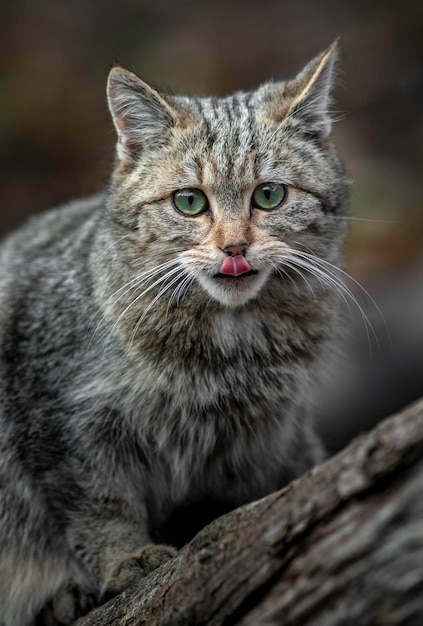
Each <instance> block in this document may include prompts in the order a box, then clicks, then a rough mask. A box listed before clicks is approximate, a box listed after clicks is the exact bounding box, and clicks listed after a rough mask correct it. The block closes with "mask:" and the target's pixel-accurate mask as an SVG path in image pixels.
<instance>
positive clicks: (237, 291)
mask: <svg viewBox="0 0 423 626" xmlns="http://www.w3.org/2000/svg"><path fill="white" fill-rule="evenodd" d="M269 275H270V270H267V269H263V270H261V271H260V272H258V273H257V274H254V275H249V276H238V277H237V278H232V277H225V278H221V277H216V276H215V277H210V276H208V275H201V276H200V277H199V283H200V285H201V286H202V288H203V289H204V290H205V291H206V292H207V294H208V295H209V296H211V297H212V298H213V299H214V300H217V301H218V302H220V304H223V305H224V306H226V307H228V308H232V309H233V308H237V307H240V306H243V305H244V304H246V303H247V302H248V301H249V300H253V299H254V298H255V297H256V296H257V294H258V293H259V291H260V290H261V289H262V287H263V286H264V284H265V283H266V281H267V279H268V277H269Z"/></svg>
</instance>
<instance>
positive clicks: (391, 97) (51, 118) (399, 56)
mask: <svg viewBox="0 0 423 626" xmlns="http://www.w3.org/2000/svg"><path fill="white" fill-rule="evenodd" d="M338 36H340V37H341V41H340V46H341V64H340V81H339V83H338V87H337V89H336V92H335V96H336V108H337V111H339V112H340V116H339V117H340V118H342V121H339V122H338V123H337V124H336V127H335V135H336V138H337V142H338V146H339V149H340V152H341V154H342V156H343V158H344V160H345V161H346V163H347V168H348V171H349V175H350V177H351V179H352V181H353V185H352V193H351V203H350V211H351V217H353V218H354V219H352V220H351V232H350V237H349V240H348V244H347V246H346V256H347V263H348V270H349V272H351V273H352V274H353V276H354V277H355V278H356V279H357V280H359V281H360V282H361V283H362V284H363V285H364V286H365V287H366V289H367V290H368V291H370V292H371V294H372V296H373V297H374V298H375V300H376V301H377V304H378V305H379V307H380V308H381V309H382V311H383V314H384V316H385V318H386V322H387V324H388V326H389V330H390V335H391V345H390V344H389V341H388V339H387V334H386V332H385V330H384V328H383V324H382V323H381V321H380V316H379V314H378V313H377V311H376V309H375V307H374V306H373V305H372V304H371V302H370V301H369V299H368V298H365V297H363V296H361V295H360V292H359V290H358V289H356V287H354V286H353V285H352V289H353V290H354V291H355V292H356V293H357V295H358V297H359V298H360V303H361V304H362V306H363V307H364V308H365V309H366V312H367V314H368V315H369V317H370V318H371V319H372V322H373V323H374V326H375V330H376V334H377V338H378V342H379V345H377V342H376V341H375V340H373V341H372V342H371V343H372V347H371V349H370V348H369V346H368V342H367V339H366V333H365V331H364V325H363V323H362V322H360V321H359V320H358V321H357V320H356V319H355V318H356V317H357V316H356V315H353V316H352V318H347V322H346V327H345V334H346V336H349V337H352V339H350V340H349V341H350V344H349V345H348V341H347V347H346V349H345V355H346V356H345V357H344V359H343V363H342V365H341V366H337V367H336V368H335V369H334V371H333V373H332V374H331V376H330V379H329V383H328V384H329V391H328V392H327V391H326V389H325V390H324V393H323V394H322V395H323V396H324V398H325V403H323V404H322V408H321V413H322V415H323V416H324V417H323V418H322V422H321V428H322V430H323V431H324V434H325V438H326V439H327V441H328V443H329V445H330V446H331V447H333V448H336V447H338V446H339V445H341V444H342V443H344V442H345V441H346V440H347V439H348V438H349V437H350V436H351V435H352V434H354V433H355V432H357V431H359V430H360V429H361V428H367V427H369V426H370V425H371V424H373V423H374V422H375V421H376V420H377V419H378V418H380V417H383V416H384V415H387V414H388V413H390V412H392V411H395V410H397V409H399V408H401V407H402V406H403V405H404V404H406V403H408V402H410V401H411V400H413V399H414V398H417V397H418V396H420V395H423V251H422V242H423V210H422V189H423V180H422V178H423V177H422V171H423V151H422V142H423V116H422V109H423V71H422V61H423V3H422V2H421V0H418V1H412V0H403V1H402V2H398V1H393V0H385V1H384V2H380V1H378V0H376V1H375V0H372V1H371V2H370V1H369V0H367V1H363V0H355V1H352V0H347V1H343V2H340V1H339V0H327V1H319V0H316V1H313V0H299V1H292V2H290V1H289V0H278V1H271V0H256V1H252V0H246V1H245V0H233V1H230V2H224V1H223V0H221V1H215V2H211V1H201V0H197V1H195V2H194V1H192V0H185V1H179V2H178V1H172V0H155V2H148V3H147V2H142V1H138V2H136V1H131V0H122V1H117V0H114V1H113V2H112V1H109V0H104V1H102V2H100V1H91V2H90V1H88V0H73V1H70V0H69V1H60V0H56V1H54V0H14V2H13V3H8V4H5V5H4V6H3V7H2V23H1V25H0V113H1V115H0V161H1V163H0V176H1V191H0V194H1V195H0V201H1V205H0V233H5V232H7V231H8V230H10V229H11V228H12V227H14V226H15V225H17V224H18V223H20V222H21V221H22V220H23V219H24V218H25V216H27V215H29V214H32V213H35V212H37V211H40V210H42V209H45V208H47V207H49V206H52V205H54V204H58V203H61V202H63V201H65V200H68V199H71V198H74V197H81V196H84V195H86V194H89V193H92V192H95V191H96V190H98V188H99V187H101V186H103V185H105V184H106V183H107V179H108V175H109V171H110V166H111V162H112V155H113V147H114V140H115V137H114V131H113V127H112V124H111V121H110V119H109V115H108V112H107V105H106V99H105V82H106V78H107V73H108V70H109V67H110V65H111V64H112V63H113V62H114V61H116V60H117V61H118V62H119V63H121V64H122V65H124V66H126V67H127V68H129V69H132V70H134V71H136V72H137V73H138V74H139V75H140V76H141V77H142V78H143V79H144V80H146V81H147V82H150V83H152V84H153V85H155V86H158V87H164V88H166V87H169V88H171V89H172V90H173V91H174V92H180V93H189V94H199V95H203V94H225V93H227V92H230V91H232V90H235V89H246V88H251V87H254V86H256V85H257V84H259V83H261V82H263V81H265V80H268V79H270V78H284V77H288V76H292V75H293V74H295V73H296V72H297V71H298V70H300V69H301V67H302V66H303V65H304V64H305V63H306V62H307V61H308V60H309V59H311V58H312V57H313V56H314V55H315V54H317V53H318V52H320V51H321V50H323V49H324V48H326V47H327V46H328V45H329V44H330V43H331V42H332V41H333V39H335V38H336V37H338ZM328 399H330V401H329V400H328Z"/></svg>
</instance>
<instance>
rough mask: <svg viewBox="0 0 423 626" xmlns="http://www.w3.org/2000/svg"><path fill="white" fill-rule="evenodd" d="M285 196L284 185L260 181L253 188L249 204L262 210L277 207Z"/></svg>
mask: <svg viewBox="0 0 423 626" xmlns="http://www.w3.org/2000/svg"><path fill="white" fill-rule="evenodd" d="M285 198H286V187H285V185H280V184H279V183H262V184H261V185H259V186H258V187H256V188H255V189H254V192H253V197H252V198H251V204H252V205H253V207H254V208H256V209H261V210H262V211H272V210H273V209H277V208H278V207H279V206H280V205H281V204H282V202H283V201H284V200H285Z"/></svg>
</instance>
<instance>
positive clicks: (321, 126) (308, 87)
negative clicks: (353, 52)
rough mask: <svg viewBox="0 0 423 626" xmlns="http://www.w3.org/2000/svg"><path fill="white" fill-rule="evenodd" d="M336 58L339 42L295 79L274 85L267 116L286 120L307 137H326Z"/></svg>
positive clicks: (328, 129) (329, 128)
mask: <svg viewBox="0 0 423 626" xmlns="http://www.w3.org/2000/svg"><path fill="white" fill-rule="evenodd" d="M337 58H338V40H336V41H334V43H333V44H332V45H331V46H330V47H329V48H328V49H327V50H325V52H323V53H322V54H320V55H318V56H317V57H315V58H314V59H313V60H312V61H310V63H308V64H307V65H306V66H305V68H304V69H303V70H302V71H301V72H300V73H299V74H298V76H297V77H296V78H294V79H293V80H291V81H288V82H287V83H282V84H279V85H280V86H279V89H278V85H277V84H276V85H275V93H274V98H273V99H272V98H271V99H269V100H268V104H269V105H270V108H269V109H268V112H267V115H270V116H271V117H272V118H273V119H274V121H278V122H282V121H283V120H284V119H287V118H288V117H289V118H290V120H291V121H292V123H293V125H296V126H297V125H298V127H299V128H301V130H302V131H303V132H305V133H307V134H308V135H317V136H318V137H320V138H322V139H324V138H325V137H327V136H328V135H329V133H330V131H331V127H332V121H331V116H330V111H329V109H330V104H331V90H332V87H333V82H334V74H335V71H334V70H335V66H336V61H337ZM272 100H273V102H272ZM296 122H297V123H296Z"/></svg>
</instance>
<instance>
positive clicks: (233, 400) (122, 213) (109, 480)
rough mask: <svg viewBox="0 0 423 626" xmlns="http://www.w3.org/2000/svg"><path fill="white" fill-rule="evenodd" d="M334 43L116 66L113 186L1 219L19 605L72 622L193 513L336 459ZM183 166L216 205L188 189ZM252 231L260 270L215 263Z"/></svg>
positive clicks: (1, 503) (338, 182) (1, 596)
mask: <svg viewBox="0 0 423 626" xmlns="http://www.w3.org/2000/svg"><path fill="white" fill-rule="evenodd" d="M335 54H336V53H335V51H334V48H333V47H332V48H331V49H329V50H328V51H327V52H325V53H323V54H322V55H320V57H317V59H315V60H314V61H312V63H311V64H309V65H308V66H307V67H306V69H305V70H303V72H302V73H301V74H300V75H299V77H297V79H294V80H292V81H289V82H286V83H274V84H271V83H269V84H267V85H264V86H263V87H261V88H259V89H258V90H257V91H255V92H252V93H239V94H235V95H234V96H231V97H227V98H223V99H214V98H210V99H194V98H183V97H176V96H166V95H159V94H157V93H156V92H155V91H154V90H152V89H151V88H150V87H148V86H146V85H145V84H144V83H142V82H141V81H139V79H138V78H137V77H135V76H134V75H132V74H130V73H129V72H126V71H125V70H123V69H121V68H117V69H114V70H112V72H111V76H110V79H109V90H108V93H109V104H110V109H111V112H112V116H113V119H114V122H115V125H116V128H117V131H118V138H119V144H118V151H117V161H116V167H115V170H114V173H113V177H112V182H111V186H110V189H109V190H108V192H107V193H106V194H105V195H100V196H98V197H96V198H93V199H91V200H84V201H81V202H77V203H73V204H70V205H68V206H67V207H62V208H59V209H57V210H54V211H51V212H49V213H46V214H45V215H44V216H41V217H38V218H35V219H33V220H32V221H30V222H29V223H28V224H27V225H26V226H25V227H23V228H22V229H20V230H19V231H17V232H16V233H15V234H12V235H11V236H9V237H8V238H7V239H6V240H5V241H4V243H3V245H2V247H1V250H0V258H1V277H0V317H1V337H0V371H1V376H0V394H1V403H0V407H1V414H0V432H1V439H0V624H1V626H29V625H32V624H33V623H34V620H35V617H36V615H37V614H38V613H39V612H40V611H41V613H40V616H39V618H38V620H39V621H38V623H46V624H47V623H70V622H71V621H72V620H73V619H74V618H75V617H76V616H77V615H78V614H80V613H83V612H84V611H85V610H88V608H89V606H91V605H92V604H93V603H97V602H99V601H101V600H102V599H105V598H107V597H109V596H110V595H113V594H114V593H117V592H118V591H119V590H120V589H122V588H124V587H125V586H126V585H128V584H130V582H131V581H132V580H134V579H136V578H138V577H141V576H143V575H145V574H146V573H147V572H148V571H150V570H151V569H153V568H154V567H157V565H159V564H160V563H161V562H163V560H165V559H167V558H169V556H171V554H172V553H173V552H172V549H171V548H168V547H167V546H166V545H160V544H167V543H170V544H172V543H173V544H174V545H176V546H178V545H179V544H180V543H181V542H183V541H184V540H185V539H187V538H188V536H187V537H185V536H183V537H182V538H181V535H180V530H181V528H182V529H184V527H185V526H189V527H190V528H191V529H192V530H191V532H195V530H197V529H198V527H200V526H201V524H202V523H205V522H206V521H208V519H212V518H213V516H216V515H218V514H220V513H221V512H223V511H225V510H229V509H230V508H233V507H235V506H237V505H240V504H242V503H244V502H247V501H250V500H253V499H255V498H259V497H262V496H264V495H265V494H267V493H269V492H271V491H273V490H276V489H278V488H280V487H282V486H283V485H285V484H286V483H287V482H289V481H290V480H292V479H293V478H295V477H297V476H299V475H300V474H302V473H303V472H304V471H306V470H308V469H309V468H310V467H312V466H313V465H314V464H315V463H316V462H318V461H320V460H321V459H322V449H321V446H320V444H319V442H318V441H317V438H316V436H315V435H314V432H313V429H312V421H311V418H310V414H311V407H312V396H313V387H314V386H315V385H316V384H318V380H319V377H320V375H321V372H322V370H323V366H324V362H325V359H326V358H327V354H328V353H329V352H330V351H331V346H332V343H333V337H334V336H335V334H336V328H337V318H338V310H339V302H340V295H341V296H343V295H345V291H343V287H342V284H341V283H340V281H339V279H338V278H337V276H336V274H335V273H334V272H335V270H334V269H333V268H332V269H331V266H330V265H328V264H329V263H330V264H333V265H335V266H339V265H340V264H341V254H340V246H341V243H342V239H343V232H344V220H343V219H341V216H342V214H343V210H344V204H345V198H346V183H345V178H344V173H343V168H342V165H341V163H340V160H339V158H338V157H337V155H336V152H335V150H334V148H333V146H332V143H331V140H330V137H329V131H330V116H329V115H328V112H327V109H328V105H329V93H330V85H331V81H332V69H333V61H334V58H335ZM264 181H275V182H279V183H281V184H285V185H286V186H287V189H288V197H287V200H286V202H285V203H284V204H283V205H282V206H281V207H280V208H279V209H277V210H274V211H272V212H265V211H260V210H258V209H251V206H250V199H251V194H252V191H253V189H254V187H255V186H257V185H258V184H259V183H261V182H264ZM185 187H196V188H201V189H203V190H204V191H205V192H206V194H207V196H208V198H209V202H210V210H209V212H208V213H207V214H203V215H201V216H199V217H195V218H193V217H186V216H183V215H181V214H180V213H178V212H177V211H176V209H175V208H174V207H173V206H172V201H171V197H172V194H173V192H174V191H176V190H177V189H181V188H185ZM244 239H245V242H246V245H247V250H246V252H245V258H246V259H247V260H248V262H249V263H250V265H251V267H253V268H254V269H255V270H257V271H258V274H257V275H255V276H250V277H244V278H242V279H241V280H239V279H229V280H228V279H222V278H216V273H218V272H219V267H220V266H221V264H222V262H223V260H224V259H225V258H226V254H225V252H223V248H224V247H225V246H227V245H229V244H231V245H233V244H235V243H237V242H239V241H241V240H244ZM304 255H305V256H304ZM319 259H321V261H319ZM311 263H313V265H311V266H310V264H311ZM160 264H165V265H163V266H162V269H161V270H160V268H159V269H157V268H158V267H159V265H160ZM307 264H309V265H307ZM148 272H150V274H148ZM187 507H190V508H189V511H188V509H187ZM196 507H197V508H196ZM204 507H206V508H204ZM206 509H207V512H206V513H205V510H206ZM184 511H185V512H184ZM178 515H179V516H180V517H179V518H178ZM178 519H179V522H178ZM181 520H182V522H181ZM178 524H179V526H178ZM152 544H157V545H156V546H155V547H154V545H152ZM40 620H41V622H40ZM43 620H44V622H43Z"/></svg>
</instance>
